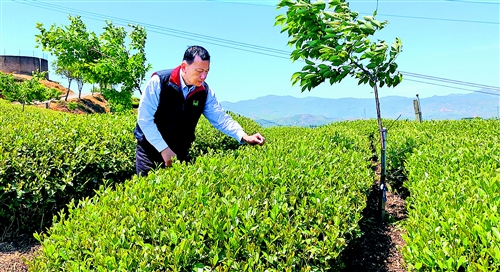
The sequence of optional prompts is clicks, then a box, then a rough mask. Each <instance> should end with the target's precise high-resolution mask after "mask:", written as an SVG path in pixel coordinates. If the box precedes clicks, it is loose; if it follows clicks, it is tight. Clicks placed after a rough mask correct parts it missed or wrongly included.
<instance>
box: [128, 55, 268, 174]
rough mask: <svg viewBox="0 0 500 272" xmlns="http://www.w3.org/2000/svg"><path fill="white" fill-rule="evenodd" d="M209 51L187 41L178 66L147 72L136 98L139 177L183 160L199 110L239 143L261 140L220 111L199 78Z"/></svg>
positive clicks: (205, 71)
mask: <svg viewBox="0 0 500 272" xmlns="http://www.w3.org/2000/svg"><path fill="white" fill-rule="evenodd" d="M209 70H210V55H209V54H208V51H207V50H206V49H205V48H203V47H201V46H191V47H189V48H188V49H187V50H186V52H185V53H184V58H183V60H182V63H181V65H180V66H177V67H176V68H174V69H170V70H162V71H159V72H155V73H153V76H152V77H151V79H150V80H149V81H148V83H147V85H146V88H145V90H144V92H143V93H142V96H141V100H140V103H139V110H138V118H137V125H136V127H135V130H134V135H135V137H136V139H137V148H136V171H137V175H141V176H145V175H147V174H148V172H149V171H150V170H151V169H153V168H154V167H156V166H157V165H160V166H162V167H165V166H172V158H173V157H175V156H177V158H178V159H179V160H180V161H186V162H189V160H190V158H189V156H188V150H189V148H190V147H191V143H192V142H193V141H194V139H195V128H196V125H197V123H198V119H199V118H200V116H201V114H203V115H204V116H205V117H206V118H207V119H208V121H210V123H211V124H212V125H213V126H214V127H215V128H217V129H218V130H220V131H221V132H223V133H225V134H227V135H229V136H231V137H233V138H235V139H236V140H237V141H239V142H240V143H248V144H252V145H255V144H258V145H263V144H264V142H265V138H264V137H263V136H262V135H260V134H259V133H257V134H254V135H251V136H249V135H247V134H246V133H245V132H244V131H243V129H242V128H241V126H240V125H239V124H238V123H237V122H236V121H234V120H233V119H232V118H231V117H230V116H229V115H228V114H226V113H225V111H224V109H223V108H222V106H221V105H220V104H219V102H218V101H217V99H216V98H215V94H214V92H213V91H212V90H211V89H210V88H209V87H208V85H207V83H206V82H205V79H206V78H207V75H208V72H209Z"/></svg>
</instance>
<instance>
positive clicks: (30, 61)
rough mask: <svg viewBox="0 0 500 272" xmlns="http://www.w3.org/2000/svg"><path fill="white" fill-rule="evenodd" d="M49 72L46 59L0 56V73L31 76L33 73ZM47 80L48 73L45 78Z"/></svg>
mask: <svg viewBox="0 0 500 272" xmlns="http://www.w3.org/2000/svg"><path fill="white" fill-rule="evenodd" d="M36 70H39V71H40V72H44V71H48V70H49V62H48V61H47V60H46V59H42V58H37V57H25V56H6V55H0V71H1V72H4V73H15V74H23V75H29V76H31V75H32V73H33V72H35V71H36ZM45 77H46V78H47V79H49V73H47V75H46V76H45Z"/></svg>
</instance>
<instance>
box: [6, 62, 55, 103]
mask: <svg viewBox="0 0 500 272" xmlns="http://www.w3.org/2000/svg"><path fill="white" fill-rule="evenodd" d="M46 73H47V72H42V73H39V72H38V71H36V72H34V73H33V76H32V77H31V79H29V80H25V81H23V82H21V83H15V82H12V81H10V80H9V81H10V82H9V81H7V83H8V85H6V86H8V88H5V90H3V92H2V94H3V95H4V96H5V98H6V99H7V100H9V101H17V102H19V103H21V104H22V105H23V111H24V105H25V104H32V103H33V102H35V101H47V100H51V99H54V98H58V97H59V95H60V94H61V92H60V91H59V90H57V89H55V88H47V87H45V86H43V85H42V83H40V80H44V79H45V75H46ZM12 78H13V77H12Z"/></svg>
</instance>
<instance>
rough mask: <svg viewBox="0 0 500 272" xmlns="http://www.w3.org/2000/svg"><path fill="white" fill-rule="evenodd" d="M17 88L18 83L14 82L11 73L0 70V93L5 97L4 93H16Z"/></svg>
mask: <svg viewBox="0 0 500 272" xmlns="http://www.w3.org/2000/svg"><path fill="white" fill-rule="evenodd" d="M18 88H19V85H18V84H17V83H16V80H15V79H14V76H13V75H11V74H4V73H1V72H0V95H2V96H4V97H5V96H6V95H9V94H13V93H17V92H18V90H17V89H18Z"/></svg>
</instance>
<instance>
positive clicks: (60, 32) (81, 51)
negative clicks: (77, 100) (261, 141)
mask: <svg viewBox="0 0 500 272" xmlns="http://www.w3.org/2000/svg"><path fill="white" fill-rule="evenodd" d="M68 18H69V21H70V24H69V25H67V26H64V27H57V26H56V25H55V24H54V25H52V26H51V27H50V29H49V30H47V29H45V28H44V26H43V24H41V23H37V26H36V28H37V29H38V30H39V31H40V34H38V35H36V36H35V37H36V42H37V43H38V44H39V45H37V47H39V46H41V47H42V50H44V51H48V52H50V53H51V54H52V55H54V56H55V57H56V61H55V62H54V64H53V65H54V67H56V69H55V71H56V73H57V74H60V75H63V76H66V77H67V78H68V83H69V84H68V85H69V86H68V93H67V94H66V101H67V99H68V95H69V90H70V86H71V81H72V80H73V79H77V78H78V79H82V80H83V79H84V78H86V77H90V74H91V72H92V70H91V66H92V64H93V63H95V62H97V61H98V60H99V58H100V57H101V56H100V55H99V54H98V53H96V52H95V50H92V48H98V47H99V39H98V37H97V35H96V34H95V33H94V32H89V31H87V27H86V26H85V24H84V23H83V21H82V20H81V18H80V16H76V17H72V16H68ZM80 95H81V93H80Z"/></svg>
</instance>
